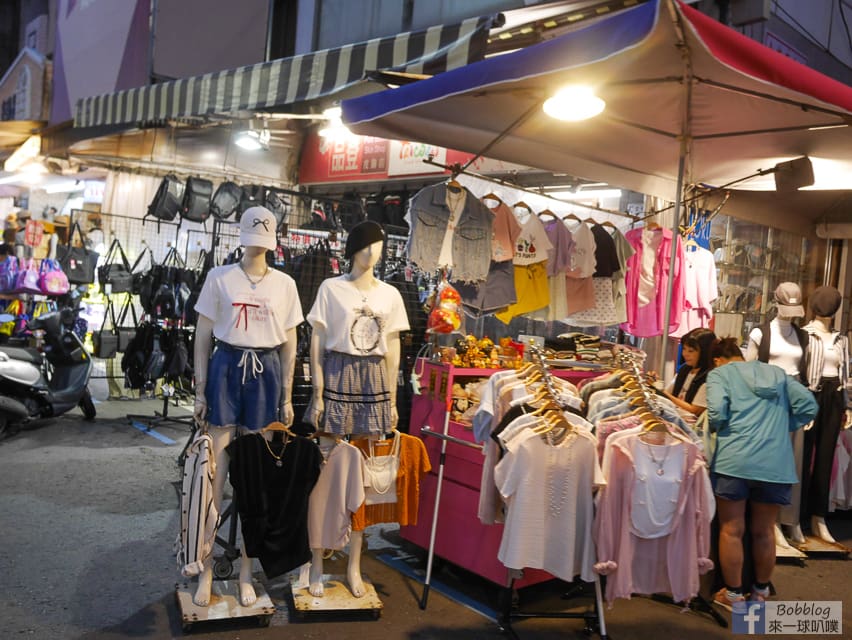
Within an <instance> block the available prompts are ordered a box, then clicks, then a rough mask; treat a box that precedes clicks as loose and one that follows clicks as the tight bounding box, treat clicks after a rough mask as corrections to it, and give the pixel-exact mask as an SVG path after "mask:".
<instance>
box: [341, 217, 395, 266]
mask: <svg viewBox="0 0 852 640" xmlns="http://www.w3.org/2000/svg"><path fill="white" fill-rule="evenodd" d="M384 239H385V230H384V229H382V227H381V225H380V224H379V223H378V222H373V221H372V220H365V221H364V222H359V223H358V224H356V225H355V226H354V227H352V231H350V232H349V236H348V237H347V238H346V250H345V251H344V252H343V255H344V256H345V257H346V258H347V259H348V258H351V257H352V256H354V255H355V254H356V253H358V252H359V251H360V250H361V249H363V248H364V247H369V246H370V245H371V244H373V243H374V242H384Z"/></svg>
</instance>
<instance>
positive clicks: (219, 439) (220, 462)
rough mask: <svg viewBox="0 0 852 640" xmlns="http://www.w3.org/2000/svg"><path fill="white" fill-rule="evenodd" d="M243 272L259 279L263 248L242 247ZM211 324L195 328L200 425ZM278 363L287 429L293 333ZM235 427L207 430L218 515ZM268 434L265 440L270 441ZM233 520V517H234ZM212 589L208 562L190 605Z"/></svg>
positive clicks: (248, 576) (247, 573) (246, 568)
mask: <svg viewBox="0 0 852 640" xmlns="http://www.w3.org/2000/svg"><path fill="white" fill-rule="evenodd" d="M240 264H241V266H242V268H243V271H245V273H246V274H247V275H248V276H249V277H250V278H252V279H256V278H261V277H263V276H264V275H265V274H266V273H267V271H268V269H269V266H268V265H267V264H266V249H265V248H263V247H245V248H244V252H243V257H242V259H241V260H240ZM213 324H214V323H213V320H212V319H211V318H208V317H206V316H204V315H201V314H199V316H198V321H197V323H196V328H195V351H194V354H195V380H196V384H195V412H194V413H195V418H196V420H197V421H198V422H199V423H203V419H204V416H205V415H206V414H207V399H206V398H205V396H204V391H205V382H206V380H207V368H208V364H209V362H210V355H211V353H212V351H213ZM279 358H280V359H281V371H282V375H283V377H284V379H283V381H282V382H283V391H282V395H281V422H283V423H284V424H285V425H287V426H290V425H291V424H292V423H293V405H292V402H291V398H292V390H293V368H294V367H295V364H296V329H295V328H293V329H289V330H288V331H287V341H286V342H285V343H284V344H282V345H281V349H280V351H279ZM235 432H236V427H218V426H214V427H213V428H211V429H209V433H210V435H211V437H212V438H213V455H214V456H215V459H216V469H218V470H219V471H218V473H216V475H215V477H214V478H213V503H214V504H215V505H216V508H217V509H218V510H219V512H220V513H221V512H222V508H221V507H222V495H223V493H224V489H225V478H226V476H227V475H228V474H227V469H228V452H227V451H226V450H225V447H227V446H228V445H229V444H230V443H231V440H233V438H234V435H235ZM272 435H273V434H272V433H270V434H269V437H270V438H271V437H272ZM233 517H236V515H234V516H233ZM240 548H241V550H242V556H241V559H240V576H239V585H240V603H241V604H242V605H243V606H244V607H250V606H252V605H253V604H254V603H255V602H256V601H257V595H256V594H255V591H254V586H253V585H252V565H253V562H252V558H249V557H247V555H246V550H245V544H242V545H241V547H240ZM212 587H213V565H212V563H210V562H208V563H206V564H205V566H204V570H203V571H202V572H201V574H199V576H198V587H197V588H196V590H195V595H194V596H193V598H192V601H193V602H194V603H195V604H196V605H198V606H199V607H206V606H208V605H209V604H210V592H211V589H212Z"/></svg>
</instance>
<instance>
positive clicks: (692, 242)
mask: <svg viewBox="0 0 852 640" xmlns="http://www.w3.org/2000/svg"><path fill="white" fill-rule="evenodd" d="M700 246H701V245H699V244H698V240H696V239H695V236H690V237H689V238H688V239H687V240H686V242H684V243H683V248H684V249H688V248H690V247H695V248H696V249H698V248H699V247H700Z"/></svg>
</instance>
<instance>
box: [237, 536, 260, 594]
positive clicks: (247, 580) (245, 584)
mask: <svg viewBox="0 0 852 640" xmlns="http://www.w3.org/2000/svg"><path fill="white" fill-rule="evenodd" d="M240 550H241V551H242V552H243V555H242V557H241V558H240V603H241V604H242V605H243V606H244V607H250V606H252V605H253V604H254V603H255V602H257V594H256V593H255V592H254V584H252V575H251V574H252V568H253V566H252V565H254V562H253V561H252V559H251V558H249V557H248V555H246V545H245V543H242V544H241V545H240Z"/></svg>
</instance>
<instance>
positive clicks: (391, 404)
mask: <svg viewBox="0 0 852 640" xmlns="http://www.w3.org/2000/svg"><path fill="white" fill-rule="evenodd" d="M383 242H384V232H383V231H382V230H381V227H380V226H379V225H378V224H376V223H374V222H364V223H361V224H359V225H357V226H356V227H355V228H353V230H352V231H351V232H350V234H349V237H348V238H347V244H346V252H345V255H346V257H347V258H350V260H351V269H350V271H349V273H347V274H345V275H342V276H338V277H335V278H329V279H327V280H325V281H324V282H323V283H322V285H321V286H320V289H319V291H318V292H317V300H316V302H315V303H314V305H313V307H312V309H311V311H310V313H308V317H307V320H308V322H309V323H310V324H311V326H312V327H313V334H312V337H311V379H312V384H313V397H312V399H311V406H310V408H309V410H308V411H309V413H308V415H307V416H306V420H307V421H309V422H310V423H312V424H313V425H315V426H316V427H317V430H318V432H319V434H320V435H325V436H330V437H331V439H332V441H333V442H334V444H332V445H330V446H326V447H325V450H324V452H323V454H324V456H326V458H327V460H330V457H331V455H332V454H333V452H334V449H335V448H337V447H338V446H340V441H341V438H342V437H343V436H345V435H351V436H352V437H378V436H379V435H380V434H384V433H388V432H390V431H391V430H393V429H395V428H396V425H397V421H398V415H397V410H396V390H397V384H396V381H397V377H398V375H399V361H400V340H399V334H400V332H401V331H406V330H408V329H409V324H408V317H407V315H406V313H405V306H404V304H403V302H402V297H401V295H400V294H399V292H398V291H397V290H396V289H395V288H394V287H392V286H391V285H389V284H387V283H384V282H382V281H380V280H379V279H377V278H376V276H375V275H374V273H373V269H374V267H375V265H376V264H377V263H378V261H379V259H380V258H381V256H382V245H383ZM359 361H362V362H360V363H359ZM368 361H369V363H368ZM370 363H372V364H370ZM362 365H363V367H364V368H363V369H362ZM370 367H373V368H372V370H371V372H370V373H367V374H365V375H366V378H363V379H356V377H355V375H354V374H353V373H352V372H353V371H355V370H358V371H370ZM383 381H386V389H382V388H381V387H382V386H384V384H385V383H384V382H383ZM359 385H361V386H360V388H359ZM335 387H337V388H335ZM368 388H369V389H370V391H367V389H368ZM337 392H340V393H339V394H338V393H337ZM371 394H372V395H371ZM346 398H350V400H345V399H346ZM346 402H351V404H346ZM377 407H379V408H377ZM356 412H363V413H358V414H357V415H355V414H356ZM345 446H350V445H348V444H345ZM320 448H321V449H323V448H324V447H323V445H322V444H321V445H320ZM352 448H353V449H354V447H352ZM350 453H351V452H350ZM353 455H354V458H353V459H354V460H355V461H356V462H355V463H356V464H357V465H359V469H358V471H357V472H356V474H355V475H356V477H357V478H360V480H359V482H358V484H360V485H361V486H358V487H357V491H358V492H360V498H359V500H360V502H363V500H364V497H363V479H362V478H363V476H362V475H361V470H360V465H362V464H363V461H362V459H361V454H360V453H357V454H353ZM322 483H323V478H322V477H321V478H320V482H319V483H318V485H317V488H315V490H314V493H313V494H312V495H311V507H310V509H309V512H310V513H309V516H308V518H309V525H308V529H309V535H310V538H311V552H312V560H311V567H310V571H309V581H310V584H309V587H308V588H309V591H310V593H311V595H313V596H322V595H323V594H324V586H323V582H322V576H323V552H324V549H325V546H320V545H322V544H324V543H318V542H317V541H318V540H323V539H325V537H326V535H327V533H328V532H321V531H319V530H317V529H320V528H322V527H323V526H328V525H327V522H329V521H330V520H333V519H330V518H329V517H328V513H327V504H328V502H329V500H328V494H323V493H322V492H320V491H319V490H318V489H319V487H320V486H321V485H322ZM324 490H325V489H324ZM331 493H332V494H334V490H333V489H332V491H331ZM353 506H354V509H352V508H351V507H353ZM358 506H360V503H359V504H358V505H352V504H350V505H349V508H347V512H346V513H343V514H338V515H342V516H344V520H345V522H346V523H347V524H346V526H347V527H348V529H349V530H347V531H345V532H344V534H343V538H345V537H348V539H349V564H348V568H347V572H346V578H347V582H348V584H349V589H350V591H351V592H352V595H354V596H355V597H361V596H363V595H365V593H366V589H365V587H364V582H363V580H362V578H361V547H362V544H363V531H351V524H349V523H350V520H351V513H354V510H355V509H357V507H358ZM320 511H326V513H324V514H320V513H319V512H320ZM338 520H339V519H338ZM320 523H321V524H320ZM335 535H337V534H335ZM331 537H332V538H333V537H335V536H331ZM329 548H331V547H329Z"/></svg>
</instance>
